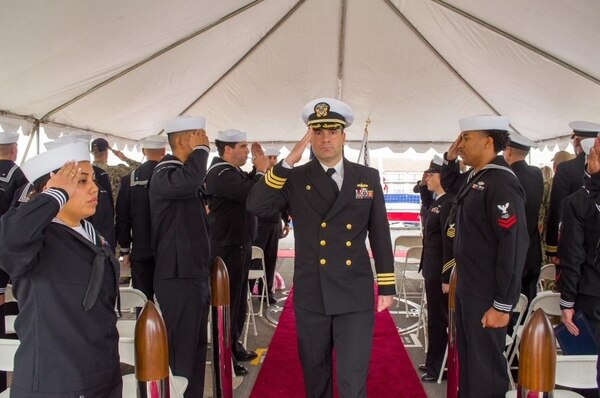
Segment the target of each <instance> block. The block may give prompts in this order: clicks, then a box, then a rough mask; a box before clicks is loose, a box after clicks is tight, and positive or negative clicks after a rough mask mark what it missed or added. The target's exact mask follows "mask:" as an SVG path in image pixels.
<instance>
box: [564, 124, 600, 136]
mask: <svg viewBox="0 0 600 398" xmlns="http://www.w3.org/2000/svg"><path fill="white" fill-rule="evenodd" d="M569 127H570V128H571V130H573V135H576V136H578V137H588V138H596V136H597V135H598V133H600V124H598V123H593V122H585V121H583V120H575V121H573V122H571V123H569Z"/></svg>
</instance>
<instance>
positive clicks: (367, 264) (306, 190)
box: [247, 98, 396, 397]
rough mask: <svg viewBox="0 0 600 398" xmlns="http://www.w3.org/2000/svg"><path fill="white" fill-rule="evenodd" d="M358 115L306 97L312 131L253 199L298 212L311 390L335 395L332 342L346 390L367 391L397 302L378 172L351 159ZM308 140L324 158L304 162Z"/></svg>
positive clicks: (300, 295) (300, 301)
mask: <svg viewBox="0 0 600 398" xmlns="http://www.w3.org/2000/svg"><path fill="white" fill-rule="evenodd" d="M353 118H354V117H353V114H352V110H351V109H350V107H349V106H348V105H346V104H345V103H343V102H341V101H338V100H335V99H330V98H320V99H317V100H313V101H311V102H310V103H309V104H307V106H306V107H305V108H304V112H303V119H304V122H305V123H306V124H307V125H308V132H307V133H306V135H305V136H304V138H302V140H300V141H299V142H298V143H297V144H296V145H295V146H294V148H293V149H292V151H291V153H290V154H289V155H288V156H287V157H286V159H285V160H284V161H282V162H280V163H278V164H277V165H275V166H274V167H273V168H272V169H270V170H269V171H268V172H267V174H266V175H265V177H264V178H263V179H262V180H261V181H260V182H259V183H257V184H256V185H255V186H254V188H253V189H252V191H251V192H250V196H249V197H248V202H247V206H248V210H250V211H251V212H253V213H255V214H256V215H258V216H259V217H264V216H268V215H269V214H271V213H272V212H273V210H279V211H280V210H285V209H288V210H289V212H290V215H291V216H292V217H293V219H294V235H295V250H296V259H295V261H296V264H295V270H294V309H295V313H296V328H297V331H298V348H299V353H300V361H301V363H302V369H303V372H304V383H305V386H306V396H307V397H331V396H333V393H332V390H333V382H332V380H333V378H332V360H331V354H332V349H333V347H335V350H336V355H337V370H336V375H337V387H338V392H339V394H340V396H342V397H366V396H367V387H366V380H367V371H368V368H369V358H370V355H371V347H372V337H373V324H374V319H375V309H377V310H378V311H383V310H384V309H386V308H388V307H389V306H390V304H391V303H392V297H393V295H394V294H395V292H396V291H395V278H394V258H393V252H392V244H391V239H390V230H389V224H388V220H387V213H386V209H385V202H384V198H383V190H382V188H381V183H380V177H379V173H378V172H377V170H375V169H372V168H369V167H365V166H361V165H358V164H356V163H352V162H349V161H348V160H346V159H345V158H344V157H343V147H344V143H345V142H346V132H345V129H346V127H348V126H350V124H351V123H352V121H353ZM309 143H310V144H311V147H312V151H313V152H314V154H315V157H314V159H312V160H311V161H310V162H308V163H307V164H304V165H302V166H298V165H297V163H298V162H299V161H300V159H301V157H302V153H303V152H304V149H305V148H306V147H307V145H308V144H309ZM367 233H368V237H369V242H370V245H371V249H372V251H373V258H374V259H375V269H376V272H377V276H376V278H375V276H374V275H373V271H372V268H371V261H370V258H369V253H368V251H367V247H366V242H365V241H366V238H367ZM374 281H376V283H377V286H378V294H379V296H378V299H377V302H375V292H374Z"/></svg>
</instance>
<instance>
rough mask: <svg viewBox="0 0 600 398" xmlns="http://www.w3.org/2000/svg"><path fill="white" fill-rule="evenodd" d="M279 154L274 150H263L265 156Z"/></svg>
mask: <svg viewBox="0 0 600 398" xmlns="http://www.w3.org/2000/svg"><path fill="white" fill-rule="evenodd" d="M280 154H281V152H279V151H278V150H277V149H275V148H267V149H265V156H279V155H280Z"/></svg>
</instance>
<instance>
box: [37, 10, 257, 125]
mask: <svg viewBox="0 0 600 398" xmlns="http://www.w3.org/2000/svg"><path fill="white" fill-rule="evenodd" d="M263 1H264V0H254V1H252V2H250V3H248V4H246V5H244V6H242V7H240V8H238V9H237V10H235V11H233V12H231V13H229V14H227V15H225V16H224V17H221V18H220V19H218V20H217V21H214V22H212V23H210V24H209V25H207V26H205V27H203V28H200V29H198V30H197V31H195V32H192V33H191V34H189V35H187V36H186V37H184V38H182V39H179V40H177V41H176V42H175V43H172V44H170V45H168V46H167V47H165V48H163V49H161V50H159V51H157V52H155V53H154V54H151V55H150V56H149V57H147V58H145V59H143V60H141V61H140V62H138V63H136V64H134V65H132V66H130V67H129V68H127V69H125V70H123V71H121V72H119V73H117V74H116V75H114V76H111V77H109V78H108V79H106V80H104V81H102V82H100V83H98V84H96V85H95V86H93V87H91V88H90V89H88V90H87V91H85V92H83V93H81V94H79V95H78V96H76V97H75V98H72V99H70V100H69V101H67V102H65V103H63V104H62V105H59V106H58V107H56V108H54V109H52V110H51V111H50V112H48V113H46V114H45V115H44V116H43V117H42V118H41V119H40V120H41V121H42V122H45V121H46V120H47V119H48V118H49V117H50V116H52V115H54V114H55V113H56V112H59V111H61V110H62V109H64V108H66V107H68V106H69V105H71V104H73V103H75V102H77V101H79V100H80V99H82V98H84V97H86V96H88V95H89V94H91V93H93V92H94V91H96V90H99V89H100V88H102V87H104V86H106V85H107V84H109V83H112V82H113V81H115V80H117V79H118V78H120V77H123V76H124V75H126V74H128V73H129V72H132V71H133V70H135V69H137V68H139V67H140V66H143V65H145V64H147V63H148V62H150V61H152V60H154V59H155V58H158V57H160V56H161V55H163V54H165V53H166V52H169V51H171V50H172V49H174V48H176V47H178V46H180V45H182V44H184V43H186V42H188V41H189V40H191V39H193V38H195V37H196V36H199V35H201V34H202V33H204V32H206V31H208V30H210V29H212V28H214V27H215V26H218V25H220V24H222V23H223V22H225V21H227V20H228V19H231V18H233V17H235V16H236V15H238V14H240V13H242V12H244V11H246V10H249V9H250V8H252V7H254V6H255V5H257V4H259V3H262V2H263Z"/></svg>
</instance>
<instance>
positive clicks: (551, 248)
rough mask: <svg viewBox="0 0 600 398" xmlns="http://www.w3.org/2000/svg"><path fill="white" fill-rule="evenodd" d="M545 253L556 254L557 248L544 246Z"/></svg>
mask: <svg viewBox="0 0 600 398" xmlns="http://www.w3.org/2000/svg"><path fill="white" fill-rule="evenodd" d="M546 251H547V252H548V253H556V252H557V251H558V247H556V246H550V245H546Z"/></svg>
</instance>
